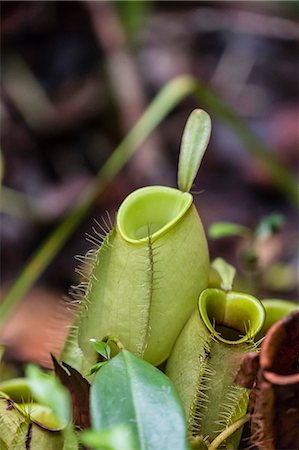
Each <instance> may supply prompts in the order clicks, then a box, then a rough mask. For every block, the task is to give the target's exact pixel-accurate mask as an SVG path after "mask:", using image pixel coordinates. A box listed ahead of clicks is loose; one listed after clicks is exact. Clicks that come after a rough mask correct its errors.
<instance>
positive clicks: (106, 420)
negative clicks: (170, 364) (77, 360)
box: [91, 350, 189, 450]
mask: <svg viewBox="0 0 299 450" xmlns="http://www.w3.org/2000/svg"><path fill="white" fill-rule="evenodd" d="M91 421H92V426H93V429H94V430H99V431H102V430H105V429H106V428H110V427H113V426H119V425H132V430H133V433H134V435H135V437H136V441H137V444H138V448H140V450H173V449H176V450H181V449H184V450H185V449H188V448H189V447H188V444H187V441H186V432H187V430H186V423H185V419H184V412H183V409H182V406H181V403H180V401H179V398H178V395H177V393H176V391H175V389H174V387H173V385H172V383H171V381H170V380H169V378H168V377H167V376H166V375H165V374H163V373H162V372H161V371H159V370H158V369H157V368H155V367H153V366H152V365H151V364H149V363H148V362H146V361H144V360H142V359H139V358H137V357H136V356H134V355H133V354H131V353H130V352H128V351H126V350H123V351H122V352H120V353H119V354H118V355H117V356H116V357H115V358H113V359H111V360H110V361H108V362H107V363H106V364H105V365H104V366H103V367H102V368H101V369H100V370H99V372H98V373H97V374H96V376H95V379H94V381H93V383H92V386H91Z"/></svg>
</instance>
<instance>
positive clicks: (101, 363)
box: [86, 361, 107, 377]
mask: <svg viewBox="0 0 299 450" xmlns="http://www.w3.org/2000/svg"><path fill="white" fill-rule="evenodd" d="M106 363H107V361H102V362H98V363H96V364H94V365H93V366H91V368H90V370H89V372H87V374H86V376H87V377H88V376H90V375H92V374H93V373H95V372H97V371H98V370H100V368H101V367H103V365H104V364H106Z"/></svg>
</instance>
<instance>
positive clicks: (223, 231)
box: [208, 222, 250, 239]
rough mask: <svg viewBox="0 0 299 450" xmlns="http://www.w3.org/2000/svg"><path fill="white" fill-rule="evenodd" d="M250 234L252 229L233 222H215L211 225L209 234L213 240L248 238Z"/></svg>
mask: <svg viewBox="0 0 299 450" xmlns="http://www.w3.org/2000/svg"><path fill="white" fill-rule="evenodd" d="M249 233H250V229H249V228H247V227H244V226H243V225H240V224H238V223H233V222H214V223H212V225H210V228H209V231H208V234H209V237H210V238H211V239H219V238H223V237H229V236H242V237H246V236H248V235H249Z"/></svg>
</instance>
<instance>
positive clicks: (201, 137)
mask: <svg viewBox="0 0 299 450" xmlns="http://www.w3.org/2000/svg"><path fill="white" fill-rule="evenodd" d="M210 135H211V119H210V116H209V114H208V113H206V112H205V111H203V110H202V109H195V110H194V111H192V113H191V114H190V116H189V118H188V120H187V123H186V126H185V129H184V133H183V137H182V143H181V151H180V159H179V168H178V186H179V189H180V190H181V191H183V192H189V191H190V189H191V187H192V184H193V181H194V179H195V177H196V175H197V172H198V169H199V167H200V164H201V160H202V158H203V155H204V153H205V151H206V148H207V146H208V143H209V140H210Z"/></svg>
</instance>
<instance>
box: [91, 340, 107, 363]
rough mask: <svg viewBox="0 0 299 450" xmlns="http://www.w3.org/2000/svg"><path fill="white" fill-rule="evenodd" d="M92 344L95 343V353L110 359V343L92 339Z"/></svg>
mask: <svg viewBox="0 0 299 450" xmlns="http://www.w3.org/2000/svg"><path fill="white" fill-rule="evenodd" d="M90 342H92V343H93V346H94V349H95V351H96V352H98V353H99V354H100V355H101V356H103V358H105V359H110V347H109V343H108V342H104V341H97V340H96V339H90Z"/></svg>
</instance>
